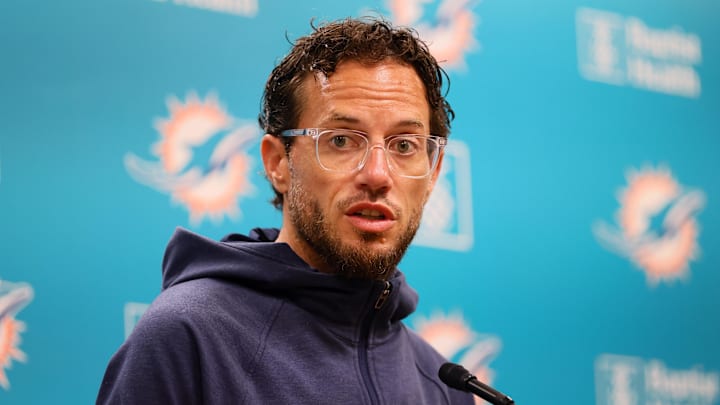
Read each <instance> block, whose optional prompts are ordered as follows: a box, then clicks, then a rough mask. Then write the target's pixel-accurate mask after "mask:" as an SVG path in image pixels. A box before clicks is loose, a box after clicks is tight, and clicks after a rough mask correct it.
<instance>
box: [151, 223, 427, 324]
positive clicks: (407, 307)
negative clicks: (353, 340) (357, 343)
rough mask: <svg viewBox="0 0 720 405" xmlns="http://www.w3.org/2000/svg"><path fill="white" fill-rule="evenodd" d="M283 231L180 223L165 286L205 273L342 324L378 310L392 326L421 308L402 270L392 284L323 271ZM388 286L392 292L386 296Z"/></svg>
mask: <svg viewBox="0 0 720 405" xmlns="http://www.w3.org/2000/svg"><path fill="white" fill-rule="evenodd" d="M278 232H279V231H278V230H277V229H261V228H256V229H253V231H252V232H251V233H250V235H249V236H245V235H240V234H231V235H228V236H226V237H225V238H223V239H222V240H221V241H219V242H218V241H213V240H211V239H208V238H205V237H202V236H200V235H197V234H195V233H192V232H190V231H188V230H186V229H183V228H177V229H176V230H175V233H174V234H173V236H172V238H171V239H170V242H169V244H168V247H167V250H166V251H165V257H164V259H163V277H162V287H163V289H167V288H171V287H172V286H174V285H177V284H180V283H185V282H188V281H191V280H195V279H199V278H213V279H222V280H224V281H226V282H228V283H237V284H240V285H242V286H244V287H246V288H251V289H254V290H256V291H258V292H261V293H263V294H268V295H272V296H277V297H279V298H281V299H287V300H289V301H292V302H293V303H295V304H296V305H298V306H300V307H302V308H303V309H305V310H307V311H310V312H312V313H314V314H315V315H317V316H320V317H322V318H325V319H326V320H328V321H330V322H333V323H340V324H354V323H357V322H358V320H360V319H363V318H365V316H366V315H367V314H368V313H370V312H373V311H374V312H375V313H374V314H373V316H374V317H375V318H374V319H375V322H377V323H376V325H378V326H380V325H382V324H386V325H388V326H389V325H390V324H391V323H394V322H397V321H399V320H401V319H403V318H405V317H407V316H408V315H410V314H411V313H412V312H413V311H414V310H415V308H416V306H417V302H418V295H417V293H416V292H415V291H414V290H413V289H412V288H411V287H410V286H409V285H408V284H407V282H406V280H405V276H404V275H403V274H402V273H401V272H400V271H399V270H397V269H396V271H395V272H394V274H393V276H392V277H391V278H390V279H389V280H388V282H387V283H386V282H385V281H379V280H359V279H349V278H347V277H344V276H338V275H332V274H326V273H321V272H319V271H317V270H315V269H313V268H311V267H310V266H309V265H308V264H306V263H305V262H304V261H303V260H302V259H301V258H300V257H299V256H297V255H296V254H295V253H294V252H293V250H292V249H291V248H290V246H289V245H287V244H286V243H278V242H274V240H275V239H276V238H277V235H278ZM388 283H389V284H388ZM388 286H389V287H390V293H389V295H387V297H386V298H385V299H381V298H380V297H381V296H383V295H386V293H387V291H386V290H387V288H388ZM384 293H385V294H384ZM377 307H379V308H377Z"/></svg>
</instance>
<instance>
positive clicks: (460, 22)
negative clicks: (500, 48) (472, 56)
mask: <svg viewBox="0 0 720 405" xmlns="http://www.w3.org/2000/svg"><path fill="white" fill-rule="evenodd" d="M425 3H432V1H431V0H387V7H388V8H389V9H390V15H391V19H392V20H393V22H394V23H396V24H398V25H405V26H413V27H414V28H415V29H416V30H417V31H418V33H419V34H420V37H421V38H422V39H423V40H424V41H425V42H427V44H428V47H429V48H430V52H431V53H432V54H433V56H435V59H437V60H438V61H439V62H441V63H443V64H444V65H445V67H446V68H447V69H463V68H465V66H466V64H465V55H466V54H467V53H469V52H470V51H473V50H475V49H476V48H478V47H479V43H478V41H477V40H476V39H475V36H474V30H475V27H476V26H477V18H476V17H475V14H473V12H472V5H474V4H476V3H478V1H471V0H442V1H440V4H439V5H438V6H437V11H436V12H435V17H434V21H432V22H430V23H429V22H427V20H428V18H423V17H424V14H425V11H424V8H425V7H424V5H423V4H425Z"/></svg>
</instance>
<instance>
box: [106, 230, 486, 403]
mask: <svg viewBox="0 0 720 405" xmlns="http://www.w3.org/2000/svg"><path fill="white" fill-rule="evenodd" d="M276 237H277V230H274V229H272V230H271V229H264V230H262V229H256V230H254V231H253V233H251V235H250V237H246V236H242V235H230V236H228V237H226V238H225V239H223V241H222V242H215V241H212V240H209V239H206V238H203V237H201V236H198V235H195V234H193V233H191V232H189V231H186V230H183V229H178V230H177V231H176V232H175V235H173V238H172V239H171V241H170V243H169V245H168V248H167V251H166V253H165V258H164V262H163V291H162V292H161V294H160V295H159V296H158V297H157V299H156V300H155V301H154V302H153V304H152V305H151V306H150V308H149V309H148V311H147V312H146V313H145V314H144V315H143V317H142V318H141V319H140V321H139V322H138V324H137V325H136V327H135V329H134V330H133V333H132V334H131V335H130V337H129V338H128V339H127V341H126V342H125V343H124V344H123V345H122V346H121V347H120V349H119V350H118V352H117V353H116V354H115V355H114V356H113V358H112V359H111V361H110V364H109V365H108V368H107V371H106V373H105V376H104V378H103V381H102V385H101V387H100V392H99V395H98V399H97V403H99V404H433V405H436V404H472V403H473V399H472V397H470V396H469V394H466V393H462V392H460V391H457V390H454V389H451V388H448V387H446V386H445V385H444V384H443V383H442V382H440V380H439V379H438V377H437V371H438V369H439V368H440V366H441V365H442V363H443V362H444V361H445V360H444V359H443V358H442V357H441V356H440V355H439V354H438V353H437V352H435V351H434V350H433V349H432V348H431V347H430V346H429V345H428V344H427V343H425V342H424V341H423V340H422V339H420V338H419V337H418V336H417V335H415V334H414V333H413V332H412V331H410V330H409V329H407V328H406V327H405V326H404V325H403V324H402V323H401V322H400V321H401V319H403V318H405V317H406V316H408V315H409V314H410V313H412V312H413V311H414V309H415V306H416V305H417V299H418V297H417V294H416V293H415V291H414V290H413V289H412V288H410V287H409V286H408V285H407V283H406V282H405V277H404V276H403V275H402V273H400V272H399V271H396V272H395V274H394V276H393V277H392V278H391V279H390V280H389V281H387V282H385V281H370V280H353V279H347V278H344V277H340V276H335V275H329V274H324V273H320V272H317V271H316V270H314V269H312V268H310V267H309V266H308V265H307V264H306V263H305V262H303V261H302V259H300V258H299V257H298V256H297V255H295V253H294V252H293V251H292V250H291V249H290V247H289V246H288V245H287V244H284V243H275V242H273V240H274V239H275V238H276Z"/></svg>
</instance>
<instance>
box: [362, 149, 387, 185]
mask: <svg viewBox="0 0 720 405" xmlns="http://www.w3.org/2000/svg"><path fill="white" fill-rule="evenodd" d="M357 179H358V181H359V182H360V183H361V185H363V186H365V187H368V188H370V189H372V190H381V189H389V188H390V187H391V186H392V176H391V175H390V167H388V161H387V157H386V155H385V149H384V148H383V145H372V146H371V147H370V149H369V150H368V157H367V160H366V161H365V165H364V166H363V168H362V169H361V170H360V172H359V173H358V177H357Z"/></svg>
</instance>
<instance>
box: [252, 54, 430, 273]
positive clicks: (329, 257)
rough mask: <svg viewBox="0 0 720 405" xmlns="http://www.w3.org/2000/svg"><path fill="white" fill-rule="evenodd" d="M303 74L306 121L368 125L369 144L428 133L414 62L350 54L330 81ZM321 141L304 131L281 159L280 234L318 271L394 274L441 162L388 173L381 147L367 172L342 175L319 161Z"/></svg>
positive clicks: (375, 150) (334, 125)
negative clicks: (414, 174)
mask: <svg viewBox="0 0 720 405" xmlns="http://www.w3.org/2000/svg"><path fill="white" fill-rule="evenodd" d="M305 80H306V81H305V83H304V84H303V88H302V92H301V93H302V96H301V102H302V111H301V115H300V120H299V123H298V128H344V129H354V130H359V131H363V132H365V133H367V134H368V137H369V142H370V146H371V147H372V146H374V145H383V142H384V139H385V138H386V137H388V136H391V135H397V134H407V133H418V134H428V132H429V128H430V109H429V106H428V103H427V101H426V96H425V87H424V85H423V83H422V82H421V80H420V78H419V77H418V76H417V74H416V73H415V71H414V69H413V68H412V67H410V66H407V65H403V64H399V63H397V62H394V61H386V62H382V63H379V64H376V65H363V64H360V63H358V62H354V61H347V62H343V63H341V64H339V65H338V67H337V69H336V71H335V72H334V73H333V74H332V75H331V76H330V77H329V78H328V77H325V76H321V75H318V76H315V77H308V78H306V79H305ZM266 139H267V142H274V141H278V140H277V138H272V139H268V138H267V137H266ZM264 142H266V141H265V140H264ZM314 148H315V143H314V141H313V139H312V138H310V137H301V138H296V139H295V142H294V144H293V146H292V148H291V152H290V157H289V159H287V158H278V159H279V160H278V159H276V161H281V160H282V159H286V161H285V162H280V164H278V165H277V169H276V173H277V174H278V175H279V178H280V179H281V180H280V182H279V184H276V183H275V182H274V185H275V187H276V188H277V189H278V190H279V191H280V192H282V193H283V194H284V197H285V203H284V206H283V226H282V229H281V232H280V236H279V237H278V241H280V242H286V243H288V244H289V245H290V247H291V248H292V249H293V250H294V251H295V252H296V253H297V254H298V255H299V256H300V257H302V258H303V259H304V260H305V261H306V262H308V264H310V265H311V266H313V267H315V268H317V269H318V270H320V271H323V272H328V273H341V274H346V275H348V276H350V277H360V278H373V279H374V278H386V277H387V276H389V275H390V273H391V271H392V269H393V268H394V267H395V266H396V265H397V263H399V261H400V259H401V258H402V256H403V255H404V253H405V250H406V249H407V247H408V245H409V244H410V242H411V240H412V238H413V237H414V235H415V232H416V231H417V228H418V226H419V224H420V218H421V215H422V209H423V206H424V205H425V202H426V201H427V198H428V196H429V194H430V191H431V190H432V188H433V186H434V184H435V180H436V179H437V174H438V172H439V167H440V165H439V164H438V167H437V168H436V170H435V171H434V172H433V173H432V174H431V175H430V176H428V177H426V178H422V179H413V178H405V177H401V176H399V175H397V174H395V173H393V172H392V171H390V168H389V167H388V165H387V160H386V158H385V152H384V151H383V150H382V149H381V148H371V149H370V152H369V156H368V158H367V161H366V163H365V166H364V167H363V168H362V169H360V170H358V171H354V172H351V173H337V172H330V171H326V170H324V169H323V168H322V167H320V165H319V164H318V162H317V159H316V157H315V149H314ZM264 149H265V148H264ZM263 157H264V158H265V153H264V152H263ZM267 169H268V165H267V162H266V170H267ZM274 173H275V172H274ZM269 174H270V177H271V181H272V180H273V176H274V174H271V173H269Z"/></svg>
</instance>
